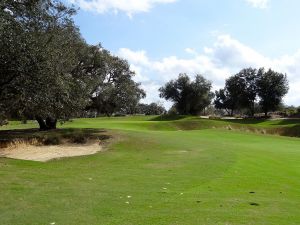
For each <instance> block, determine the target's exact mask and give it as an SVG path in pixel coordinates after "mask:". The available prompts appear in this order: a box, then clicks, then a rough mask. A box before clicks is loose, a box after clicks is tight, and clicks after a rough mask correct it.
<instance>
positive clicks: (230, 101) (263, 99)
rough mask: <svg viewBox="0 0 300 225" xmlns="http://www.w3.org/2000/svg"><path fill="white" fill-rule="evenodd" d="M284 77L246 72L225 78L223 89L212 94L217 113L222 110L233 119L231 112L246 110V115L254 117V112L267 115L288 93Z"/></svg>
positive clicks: (254, 71)
mask: <svg viewBox="0 0 300 225" xmlns="http://www.w3.org/2000/svg"><path fill="white" fill-rule="evenodd" d="M288 90H289V86H288V80H287V76H286V75H285V74H282V73H278V72H275V71H273V70H271V69H269V70H267V71H265V69H264V68H261V69H253V68H247V69H243V70H241V71H240V72H239V73H237V74H236V75H234V76H231V77H229V78H228V79H227V80H226V82H225V87H224V88H223V89H220V90H219V91H216V93H215V94H216V98H215V100H214V104H215V107H216V108H217V109H224V110H226V111H227V112H228V114H230V115H233V114H234V111H235V110H242V109H245V110H246V114H248V115H249V116H254V114H255V113H256V109H257V108H259V107H260V109H261V111H262V112H263V113H264V114H265V116H267V115H268V112H270V111H275V110H276V109H278V108H279V106H280V104H281V103H282V98H283V97H284V96H285V95H286V94H287V93H288Z"/></svg>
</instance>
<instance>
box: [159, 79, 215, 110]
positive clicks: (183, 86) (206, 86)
mask: <svg viewBox="0 0 300 225" xmlns="http://www.w3.org/2000/svg"><path fill="white" fill-rule="evenodd" d="M211 88H212V86H211V82H210V81H208V80H206V79H205V78H204V77H203V76H201V75H197V76H196V78H195V80H194V81H191V80H190V78H189V77H188V75H187V74H179V76H178V78H177V79H176V80H171V81H170V82H168V83H167V84H166V85H165V86H163V87H161V88H160V89H159V92H160V97H161V98H165V99H166V100H171V101H172V102H174V105H175V107H176V109H177V111H178V112H179V113H180V114H184V115H185V114H192V115H196V114H198V113H199V112H201V111H203V110H204V109H205V107H207V106H208V105H209V104H210V103H211V100H212V99H213V97H214V94H213V93H212V92H211Z"/></svg>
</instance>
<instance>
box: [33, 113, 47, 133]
mask: <svg viewBox="0 0 300 225" xmlns="http://www.w3.org/2000/svg"><path fill="white" fill-rule="evenodd" d="M35 119H36V121H37V122H38V123H39V126H40V130H47V125H46V123H45V121H44V120H43V118H42V117H40V116H36V117H35Z"/></svg>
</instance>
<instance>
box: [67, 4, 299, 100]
mask: <svg viewBox="0 0 300 225" xmlns="http://www.w3.org/2000/svg"><path fill="white" fill-rule="evenodd" d="M68 1H69V2H71V3H73V4H75V5H76V6H78V7H80V10H79V11H78V14H77V15H76V17H75V22H76V24H77V25H78V26H79V27H80V30H81V33H82V35H83V37H84V38H85V39H86V40H87V42H88V43H90V44H96V43H99V42H101V43H102V45H103V46H104V47H105V48H107V49H109V50H110V51H111V52H112V53H114V54H116V55H119V56H121V57H124V58H126V59H128V61H129V63H130V64H131V66H132V69H133V70H135V71H136V73H137V75H136V78H135V79H136V81H139V82H141V83H142V85H143V88H144V89H145V90H146V91H147V95H148V97H147V98H146V99H145V101H146V102H151V101H158V100H159V98H158V92H157V89H158V88H159V87H160V86H161V85H162V84H163V83H165V82H166V81H168V80H169V79H172V78H175V77H177V75H178V73H181V72H187V73H189V74H190V75H191V76H194V75H195V74H197V73H201V74H203V75H204V76H205V77H206V78H207V79H209V80H211V81H212V82H213V83H214V89H217V88H220V87H222V86H223V85H224V80H225V79H226V78H227V77H228V76H230V75H232V74H234V73H237V72H238V71H239V70H240V69H242V68H243V67H249V66H252V67H260V66H265V67H267V68H268V67H272V68H274V69H275V70H278V71H279V72H283V73H287V75H288V77H289V80H290V93H289V95H288V96H287V97H286V98H285V102H286V103H287V104H294V105H300V41H299V40H300V29H298V26H299V24H298V23H299V21H300V14H299V13H298V9H299V8H300V1H298V0H288V1H283V0H68Z"/></svg>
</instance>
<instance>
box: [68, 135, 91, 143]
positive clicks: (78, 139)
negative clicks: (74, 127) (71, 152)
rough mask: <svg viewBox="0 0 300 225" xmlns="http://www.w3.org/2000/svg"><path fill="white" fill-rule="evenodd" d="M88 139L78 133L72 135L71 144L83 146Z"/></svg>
mask: <svg viewBox="0 0 300 225" xmlns="http://www.w3.org/2000/svg"><path fill="white" fill-rule="evenodd" d="M87 140H88V138H87V137H86V135H84V134H82V133H79V134H74V135H73V136H72V137H71V142H72V143H76V144H85V143H86V142H87Z"/></svg>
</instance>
